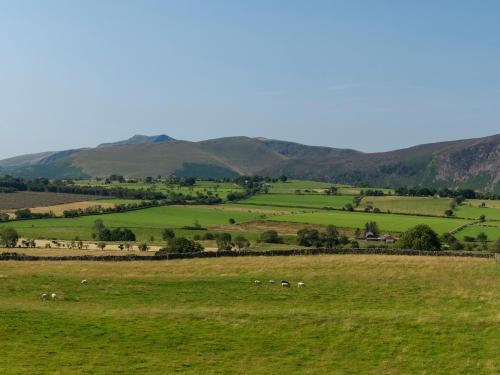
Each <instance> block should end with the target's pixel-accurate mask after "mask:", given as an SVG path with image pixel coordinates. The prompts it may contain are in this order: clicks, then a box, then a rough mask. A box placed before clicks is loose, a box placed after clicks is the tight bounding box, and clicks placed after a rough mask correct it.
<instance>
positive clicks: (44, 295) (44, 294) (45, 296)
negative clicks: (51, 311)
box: [40, 293, 49, 301]
mask: <svg viewBox="0 0 500 375" xmlns="http://www.w3.org/2000/svg"><path fill="white" fill-rule="evenodd" d="M40 298H41V299H43V300H44V301H45V300H46V299H47V298H49V295H48V294H47V293H42V295H41V296H40Z"/></svg>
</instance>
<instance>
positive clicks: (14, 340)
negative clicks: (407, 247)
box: [0, 256, 500, 374]
mask: <svg viewBox="0 0 500 375" xmlns="http://www.w3.org/2000/svg"><path fill="white" fill-rule="evenodd" d="M0 278H1V282H0V298H1V300H2V304H0V342H2V345H1V349H0V352H1V355H0V373H2V374H20V373H36V374H53V373H58V374H75V373H93V374H124V373H137V374H139V373H140V374H152V373H154V374H167V373H174V372H179V373H188V374H200V373H203V374H248V373H252V374H292V373H299V374H313V373H314V374H340V373H371V374H380V373H392V374H401V373H406V374H407V373H428V374H450V373H453V374H472V373H473V374H495V373H498V371H499V370H500V357H499V356H498V347H499V345H500V315H499V314H498V311H499V310H500V298H499V295H500V267H499V266H498V265H497V264H495V262H494V261H492V260H487V259H460V258H430V257H395V256H394V257H393V256H310V257H286V258H285V257H275V258H236V259H228V258H226V259H205V260H201V259H195V260H182V261H168V262H166V261H164V262H123V263H99V262H65V263H62V262H1V263H0ZM82 278H86V279H88V280H89V284H88V285H87V286H82V285H80V280H81V279H82ZM271 278H273V279H276V280H280V279H287V280H290V281H291V282H293V285H292V288H291V289H282V288H280V287H279V286H278V285H274V286H273V285H270V284H268V283H267V282H265V283H264V285H262V286H261V287H256V286H255V285H254V283H253V281H254V280H255V279H261V280H263V281H267V280H269V279H271ZM299 280H303V281H305V283H306V285H307V286H306V288H305V289H297V288H296V287H295V285H296V284H295V283H296V282H297V281H299ZM42 292H56V293H57V294H58V296H59V300H57V301H41V300H40V299H39V295H40V293H42ZM250 369H251V370H250ZM249 371H250V372H249Z"/></svg>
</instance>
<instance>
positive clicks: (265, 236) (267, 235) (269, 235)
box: [260, 230, 283, 243]
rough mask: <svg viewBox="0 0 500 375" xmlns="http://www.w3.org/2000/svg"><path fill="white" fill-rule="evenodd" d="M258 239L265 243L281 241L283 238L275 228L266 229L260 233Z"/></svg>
mask: <svg viewBox="0 0 500 375" xmlns="http://www.w3.org/2000/svg"><path fill="white" fill-rule="evenodd" d="M260 241H261V242H265V243H283V240H282V239H281V237H280V236H279V235H278V232H276V231H275V230H268V231H265V232H263V233H261V234H260Z"/></svg>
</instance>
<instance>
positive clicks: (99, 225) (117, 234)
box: [92, 219, 136, 242]
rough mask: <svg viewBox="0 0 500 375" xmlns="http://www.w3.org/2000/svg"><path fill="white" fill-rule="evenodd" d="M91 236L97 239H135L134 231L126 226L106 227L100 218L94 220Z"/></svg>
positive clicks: (127, 240)
mask: <svg viewBox="0 0 500 375" xmlns="http://www.w3.org/2000/svg"><path fill="white" fill-rule="evenodd" d="M92 238H93V239H95V240H99V241H126V242H132V241H135V239H136V237H135V234H134V232H132V231H131V230H130V229H128V228H113V229H108V228H106V226H105V225H104V222H103V221H102V220H101V219H97V220H96V221H95V222H94V227H93V232H92Z"/></svg>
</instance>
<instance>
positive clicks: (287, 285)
mask: <svg viewBox="0 0 500 375" xmlns="http://www.w3.org/2000/svg"><path fill="white" fill-rule="evenodd" d="M281 286H282V287H283V288H290V283H289V282H288V281H286V280H281Z"/></svg>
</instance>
